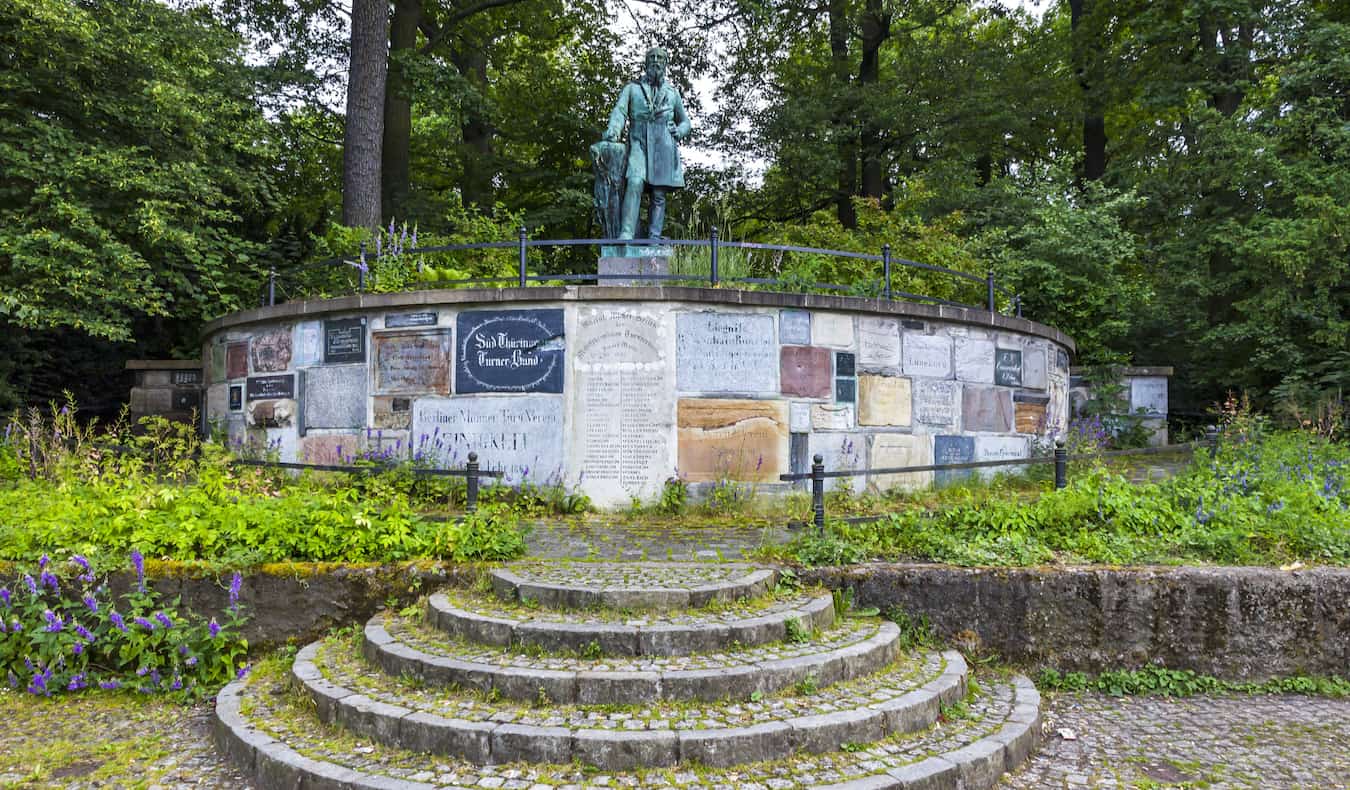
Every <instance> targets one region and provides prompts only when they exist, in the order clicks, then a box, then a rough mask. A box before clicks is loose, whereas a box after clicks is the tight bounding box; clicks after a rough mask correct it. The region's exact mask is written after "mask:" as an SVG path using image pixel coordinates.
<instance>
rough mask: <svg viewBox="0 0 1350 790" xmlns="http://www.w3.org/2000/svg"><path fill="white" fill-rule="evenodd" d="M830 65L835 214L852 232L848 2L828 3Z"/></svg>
mask: <svg viewBox="0 0 1350 790" xmlns="http://www.w3.org/2000/svg"><path fill="white" fill-rule="evenodd" d="M829 18H830V65H831V70H832V71H833V73H834V81H835V89H836V90H837V91H838V98H837V100H836V106H835V112H834V119H833V121H832V123H831V125H832V126H833V132H834V143H835V157H836V162H837V164H838V172H837V180H836V189H835V198H834V201H835V212H836V214H838V216H839V224H840V225H843V226H844V227H845V228H848V229H850V230H852V229H853V228H856V227H858V215H857V212H855V211H854V210H853V195H854V193H855V192H856V190H857V180H858V176H857V173H858V137H857V130H856V127H855V126H854V124H853V119H854V117H856V116H855V115H854V113H853V106H852V105H853V102H852V96H851V93H852V92H851V86H850V84H849V83H850V81H851V79H852V74H851V71H852V70H851V69H850V68H849V62H848V39H849V20H848V3H847V0H830V4H829Z"/></svg>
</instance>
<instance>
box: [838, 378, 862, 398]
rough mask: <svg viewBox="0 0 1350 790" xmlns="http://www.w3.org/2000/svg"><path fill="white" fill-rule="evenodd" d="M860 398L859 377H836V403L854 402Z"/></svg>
mask: <svg viewBox="0 0 1350 790" xmlns="http://www.w3.org/2000/svg"><path fill="white" fill-rule="evenodd" d="M857 399H858V380H857V379H835V380H834V400H835V402H836V403H853V402H854V401H856V400H857Z"/></svg>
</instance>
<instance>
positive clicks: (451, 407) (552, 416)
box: [412, 395, 563, 484]
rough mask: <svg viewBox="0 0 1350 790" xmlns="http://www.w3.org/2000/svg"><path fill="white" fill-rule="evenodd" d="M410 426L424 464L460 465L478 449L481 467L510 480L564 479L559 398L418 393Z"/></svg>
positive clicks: (508, 481)
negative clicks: (501, 473) (419, 394)
mask: <svg viewBox="0 0 1350 790" xmlns="http://www.w3.org/2000/svg"><path fill="white" fill-rule="evenodd" d="M412 428H413V439H412V441H414V442H415V447H416V450H417V452H418V453H419V457H420V461H419V462H420V463H425V464H428V465H433V466H438V467H442V468H455V469H462V468H463V467H464V464H465V463H467V462H468V456H469V453H470V452H476V453H478V463H479V464H480V465H481V466H482V468H483V469H495V470H500V471H503V472H505V473H506V476H505V478H504V482H506V483H510V484H519V483H521V482H524V481H526V480H529V481H531V482H537V483H541V484H542V483H557V482H560V481H561V480H562V472H563V402H562V398H560V397H557V396H550V395H511V396H503V397H496V398H418V399H417V400H415V401H413V417H412ZM424 437H425V438H424Z"/></svg>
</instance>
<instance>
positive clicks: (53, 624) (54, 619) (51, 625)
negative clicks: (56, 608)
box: [42, 609, 65, 634]
mask: <svg viewBox="0 0 1350 790" xmlns="http://www.w3.org/2000/svg"><path fill="white" fill-rule="evenodd" d="M42 618H43V619H44V620H46V621H47V631H48V633H53V634H54V633H56V632H57V631H60V630H61V629H62V628H63V627H65V621H63V620H62V619H61V616H60V615H58V614H56V613H55V612H53V611H52V610H51V609H48V610H47V611H45V612H43V613H42Z"/></svg>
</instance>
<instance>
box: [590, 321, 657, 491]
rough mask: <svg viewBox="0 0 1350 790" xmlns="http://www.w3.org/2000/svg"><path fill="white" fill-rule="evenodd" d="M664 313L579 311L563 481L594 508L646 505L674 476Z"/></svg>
mask: <svg viewBox="0 0 1350 790" xmlns="http://www.w3.org/2000/svg"><path fill="white" fill-rule="evenodd" d="M669 326H670V324H669V317H668V314H663V313H656V312H650V311H646V310H640V309H638V308H630V307H581V308H579V309H578V311H577V324H576V339H575V342H574V347H575V349H576V358H575V359H574V361H573V365H572V376H573V379H572V381H573V383H572V388H573V393H574V395H573V398H572V411H571V424H570V430H571V433H570V437H571V439H570V446H569V448H568V465H567V466H568V476H569V478H570V479H571V480H575V481H584V482H585V484H586V491H587V493H588V494H589V495H590V497H591V499H592V500H593V501H594V502H595V503H596V504H597V505H599V506H601V507H611V506H616V505H626V504H628V503H630V502H632V500H633V498H635V497H636V498H638V499H640V500H645V501H651V500H654V499H656V498H658V497H660V495H661V488H662V486H663V485H664V483H665V481H666V479H667V478H669V477H671V476H672V475H674V473H675V458H674V454H675V453H674V450H675V447H674V445H675V442H674V438H675V428H674V419H675V398H674V390H675V387H674V381H673V378H674V370H673V367H672V366H671V364H670V352H669V350H668V349H669V345H670V329H669Z"/></svg>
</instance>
